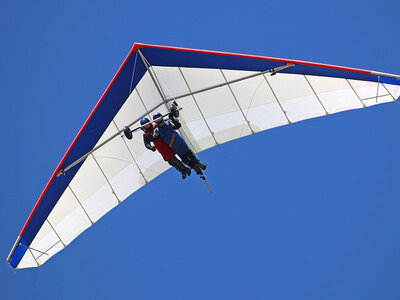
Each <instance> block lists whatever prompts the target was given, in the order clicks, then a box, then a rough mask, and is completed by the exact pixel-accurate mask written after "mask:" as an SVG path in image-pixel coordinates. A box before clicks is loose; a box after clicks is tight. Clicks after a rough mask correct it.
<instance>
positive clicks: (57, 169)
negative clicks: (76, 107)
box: [19, 45, 136, 237]
mask: <svg viewBox="0 0 400 300" xmlns="http://www.w3.org/2000/svg"><path fill="white" fill-rule="evenodd" d="M135 51H136V48H135V45H134V46H133V47H132V49H131V51H130V52H129V54H128V56H127V57H126V58H125V60H124V62H123V63H122V65H121V66H120V67H119V69H118V71H117V73H116V74H115V75H114V77H113V79H112V80H111V82H110V84H109V85H108V87H107V89H106V90H105V92H104V93H103V95H102V96H101V98H100V100H99V101H98V102H97V104H96V106H95V107H94V109H93V110H92V112H91V113H90V115H89V117H88V118H87V120H86V122H85V124H83V126H82V128H81V130H79V132H78V135H77V136H76V137H75V139H74V140H73V142H72V144H71V146H69V148H68V150H67V152H66V153H65V154H64V157H63V158H62V159H61V162H60V163H59V164H58V166H57V168H56V170H55V171H54V173H53V175H52V176H51V178H50V180H49V182H48V183H47V185H46V187H45V188H44V190H43V192H42V194H41V195H40V197H39V199H38V201H37V202H36V204H35V207H34V208H33V210H32V212H31V214H30V215H29V218H28V220H27V221H26V222H25V225H24V227H23V228H22V230H21V233H20V234H19V237H22V236H23V235H24V232H25V230H26V228H27V227H28V224H29V222H30V221H31V219H32V217H33V215H34V214H35V212H36V210H37V208H38V207H39V204H40V202H42V199H43V197H44V195H45V194H46V192H47V190H48V189H49V187H50V185H51V183H52V182H53V180H54V178H55V177H56V175H57V174H58V172H59V171H60V168H61V166H62V164H63V163H64V161H65V160H66V158H67V156H68V155H69V153H70V152H71V150H72V148H73V147H74V145H75V143H76V142H77V140H78V139H79V137H80V136H81V134H82V132H83V130H84V129H85V128H86V126H87V124H88V123H89V121H90V119H91V118H92V116H93V115H94V113H95V112H96V110H97V108H98V107H99V106H100V104H101V102H102V101H103V99H104V97H105V96H106V95H107V93H108V91H109V90H110V88H111V86H112V85H113V84H114V82H115V80H116V79H117V77H118V75H119V73H120V72H121V70H122V69H123V67H124V66H125V64H126V62H127V61H128V59H129V58H130V56H131V55H132V53H133V52H135Z"/></svg>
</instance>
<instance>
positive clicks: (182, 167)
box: [168, 156, 190, 179]
mask: <svg viewBox="0 0 400 300" xmlns="http://www.w3.org/2000/svg"><path fill="white" fill-rule="evenodd" d="M168 163H169V164H170V165H171V166H173V167H174V168H175V169H177V170H178V171H179V172H180V173H181V174H182V178H183V179H185V178H186V174H187V175H190V169H189V168H187V167H186V166H185V165H184V164H183V163H182V162H181V161H180V160H179V159H178V158H177V157H176V156H173V157H171V158H170V159H168Z"/></svg>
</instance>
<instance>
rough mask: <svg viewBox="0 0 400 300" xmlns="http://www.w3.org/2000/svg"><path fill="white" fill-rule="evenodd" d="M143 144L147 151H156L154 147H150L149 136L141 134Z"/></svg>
mask: <svg viewBox="0 0 400 300" xmlns="http://www.w3.org/2000/svg"><path fill="white" fill-rule="evenodd" d="M143 142H144V146H145V147H146V148H147V149H149V150H151V151H153V152H154V151H156V147H154V146H152V145H151V144H150V138H149V136H148V135H144V134H143Z"/></svg>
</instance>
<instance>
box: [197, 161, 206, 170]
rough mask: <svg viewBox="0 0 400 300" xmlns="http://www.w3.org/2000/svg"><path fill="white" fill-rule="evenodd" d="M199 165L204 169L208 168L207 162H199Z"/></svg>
mask: <svg viewBox="0 0 400 300" xmlns="http://www.w3.org/2000/svg"><path fill="white" fill-rule="evenodd" d="M198 166H199V167H200V168H201V169H202V170H205V169H206V168H207V165H206V164H202V163H201V162H199V164H198Z"/></svg>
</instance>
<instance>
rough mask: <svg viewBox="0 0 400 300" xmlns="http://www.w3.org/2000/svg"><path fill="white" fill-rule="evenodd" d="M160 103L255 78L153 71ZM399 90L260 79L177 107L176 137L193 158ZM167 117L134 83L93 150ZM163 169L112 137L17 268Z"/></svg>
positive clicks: (63, 242)
mask: <svg viewBox="0 0 400 300" xmlns="http://www.w3.org/2000/svg"><path fill="white" fill-rule="evenodd" d="M152 70H153V72H154V74H155V76H156V78H157V80H158V82H159V84H160V87H161V90H162V92H163V93H164V95H165V97H166V98H167V99H168V98H173V97H176V96H179V95H183V94H185V93H189V92H193V91H196V90H199V89H202V88H206V87H210V86H213V85H216V84H219V83H226V82H228V81H231V80H233V79H237V78H242V77H244V76H247V75H250V74H254V73H255V72H247V71H237V70H219V69H198V68H196V69H195V68H179V67H156V66H155V67H152ZM399 96H400V87H399V86H396V85H388V84H379V87H378V84H377V83H374V82H367V81H358V80H346V79H341V78H331V77H319V76H304V75H293V74H280V73H278V74H276V75H274V76H270V75H269V74H264V75H260V76H256V77H253V78H251V79H246V80H243V81H239V82H236V83H233V84H229V85H225V86H223V87H219V88H215V89H211V90H208V91H206V92H202V93H198V94H195V95H191V96H187V97H184V98H181V99H179V100H178V101H177V102H178V104H179V105H180V106H181V107H182V108H183V109H182V110H181V117H180V121H181V123H182V128H181V129H180V133H181V134H182V135H183V136H184V137H185V138H186V139H187V142H188V144H189V146H191V147H192V149H193V150H195V151H196V152H201V151H203V150H205V149H208V148H210V147H213V146H216V145H218V144H222V143H225V142H228V141H230V140H233V139H237V138H240V137H244V136H247V135H249V134H252V133H256V132H260V131H263V130H266V129H270V128H274V127H278V126H282V125H286V124H290V123H293V122H298V121H301V120H305V119H310V118H314V117H319V116H324V115H327V114H333V113H337V112H341V111H345V110H350V109H356V108H363V107H368V106H371V105H375V104H379V103H385V102H391V101H395V100H396V99H397V98H398V97H399ZM155 112H161V113H167V112H168V105H167V104H166V103H165V102H164V101H163V98H162V96H161V95H160V93H159V92H158V90H157V88H156V85H155V83H154V82H153V80H152V78H151V76H150V74H149V72H147V73H146V74H145V75H144V77H143V78H142V79H141V81H140V82H139V84H138V85H137V87H136V88H135V89H134V90H133V91H132V93H131V94H130V96H129V98H128V99H127V100H126V102H125V104H124V105H123V106H122V108H121V109H120V111H119V112H118V114H117V115H116V116H115V118H114V120H113V121H112V122H111V123H110V124H109V126H108V128H107V130H106V131H105V133H104V134H103V136H102V137H101V139H100V140H99V142H98V144H100V143H101V142H102V141H104V140H105V139H107V138H108V137H110V136H112V135H113V134H115V133H116V132H118V131H119V130H121V129H122V128H123V127H124V126H126V125H127V124H129V123H131V122H132V121H134V120H137V122H136V124H135V125H133V126H132V127H131V128H133V127H135V126H139V120H140V119H141V118H142V117H143V116H146V117H148V118H151V116H152V115H153V113H155ZM168 168H169V165H168V164H167V163H166V162H164V160H163V159H162V157H161V155H160V154H159V153H158V152H151V151H149V150H147V149H146V148H145V147H144V145H143V137H142V134H141V132H136V133H134V135H133V139H132V140H128V139H126V138H125V137H123V136H121V137H116V138H114V139H113V140H112V141H111V142H109V143H108V144H106V145H105V146H103V147H102V148H100V149H99V150H97V151H95V152H94V153H93V154H91V155H90V156H89V157H88V158H87V159H86V161H85V162H84V163H83V165H82V167H81V168H80V169H79V171H78V172H77V173H76V175H75V177H74V178H73V180H72V181H71V183H70V184H69V186H68V188H67V189H66V190H65V192H64V193H63V195H62V196H61V198H60V200H59V201H58V203H57V205H56V206H55V207H54V208H53V210H52V211H51V213H50V215H49V216H48V218H47V220H46V222H45V223H44V224H43V226H42V227H41V229H40V231H39V233H38V234H37V235H36V237H35V238H34V240H33V242H32V243H31V245H30V247H29V249H28V251H26V254H25V256H24V257H23V259H22V260H21V262H20V263H19V265H18V268H27V267H36V266H40V265H42V264H43V263H44V262H45V261H46V260H48V259H49V258H50V257H51V256H53V255H54V254H56V253H57V252H58V251H60V250H62V249H63V248H64V247H66V246H67V245H68V244H69V243H71V242H72V241H73V240H74V239H75V238H76V237H77V236H78V235H79V234H81V233H82V232H83V231H84V230H86V229H87V228H89V227H90V226H91V225H93V224H94V223H95V222H97V221H98V220H99V219H100V218H101V217H102V216H103V215H104V214H106V213H107V212H108V211H110V210H111V209H112V208H114V207H115V206H117V205H118V204H119V203H121V202H122V201H124V200H125V199H126V198H128V197H129V196H130V195H132V193H134V192H135V191H136V190H138V189H139V188H141V187H142V186H143V185H145V184H147V183H148V182H150V181H151V180H153V179H154V178H156V177H157V176H158V175H160V174H161V173H163V172H164V171H166V170H167V169H168Z"/></svg>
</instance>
